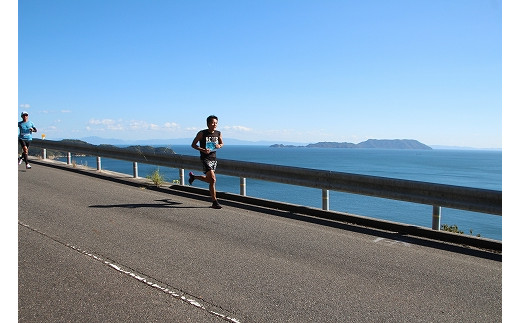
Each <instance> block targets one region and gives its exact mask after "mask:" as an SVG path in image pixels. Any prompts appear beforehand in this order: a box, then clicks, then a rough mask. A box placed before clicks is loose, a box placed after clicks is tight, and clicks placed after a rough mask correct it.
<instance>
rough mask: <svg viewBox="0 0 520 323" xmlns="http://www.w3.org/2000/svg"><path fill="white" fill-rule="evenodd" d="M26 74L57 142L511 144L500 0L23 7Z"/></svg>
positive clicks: (26, 104) (58, 2)
mask: <svg viewBox="0 0 520 323" xmlns="http://www.w3.org/2000/svg"><path fill="white" fill-rule="evenodd" d="M17 75H18V98H17V101H18V102H17V117H18V119H20V118H19V117H20V112H21V111H22V110H26V111H28V112H29V114H30V120H32V121H33V122H34V123H35V124H36V125H37V128H38V129H39V134H42V133H44V134H45V135H46V137H47V138H48V139H61V138H75V139H81V138H85V137H89V136H98V137H103V138H116V139H123V140H137V139H169V138H172V139H174V138H190V139H191V138H193V137H194V136H195V134H196V132H197V131H198V130H200V129H202V128H205V119H206V117H207V116H208V115H210V114H215V115H217V116H218V117H219V129H220V130H221V131H222V132H223V137H224V142H225V141H226V138H235V139H241V140H248V141H264V140H266V141H274V142H298V143H312V142H319V141H341V142H343V141H346V142H353V143H359V142H361V141H364V140H367V139H417V140H419V141H421V142H423V143H425V144H427V145H449V146H469V147H476V148H501V147H502V2H501V1H497V0H456V1H453V0H424V1H417V0H393V1H387V0H369V1H347V0H337V1H331V0H320V1H316V0H313V1H305V0H298V1H296V0H295V1H290V0H287V1H285V0H276V1H270V0H262V1H241V0H226V1H215V0H213V1H187V0H186V1H173V0H172V1H162V0H151V1H145V0H140V1H135V0H124V1H119V0H108V1H107V0H103V1H100V0H90V1H81V0H78V1H69V0H52V1H34V0H30V1H29V0H20V1H18V73H17Z"/></svg>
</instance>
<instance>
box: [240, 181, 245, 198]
mask: <svg viewBox="0 0 520 323" xmlns="http://www.w3.org/2000/svg"><path fill="white" fill-rule="evenodd" d="M240 195H242V196H246V178H245V177H240Z"/></svg>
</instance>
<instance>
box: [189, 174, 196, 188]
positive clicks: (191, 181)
mask: <svg viewBox="0 0 520 323" xmlns="http://www.w3.org/2000/svg"><path fill="white" fill-rule="evenodd" d="M188 175H189V176H190V178H189V179H188V183H190V185H192V184H193V181H194V180H195V175H193V172H190V173H189V174H188Z"/></svg>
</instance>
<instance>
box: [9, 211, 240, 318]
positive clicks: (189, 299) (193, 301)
mask: <svg viewBox="0 0 520 323" xmlns="http://www.w3.org/2000/svg"><path fill="white" fill-rule="evenodd" d="M18 224H19V225H21V226H23V227H26V228H28V229H29V230H32V231H34V232H36V233H38V234H40V235H42V236H45V237H47V238H49V239H52V240H53V241H56V242H58V243H60V244H62V245H64V246H66V247H68V248H71V249H72V250H75V251H77V252H79V253H82V254H84V255H86V256H88V257H90V258H91V259H94V260H97V261H99V262H101V263H103V264H104V265H106V266H108V267H110V268H112V269H115V270H117V271H118V272H120V273H122V274H124V275H127V276H129V277H132V278H134V279H136V280H138V281H139V282H141V283H144V284H146V285H148V286H150V287H152V288H155V289H158V290H160V291H161V292H163V293H166V294H168V295H170V296H172V297H174V298H176V299H178V300H181V301H183V302H186V303H188V304H190V305H192V306H195V307H197V308H199V309H201V310H204V311H206V312H208V313H210V314H212V315H215V316H218V317H220V318H222V319H223V320H226V321H229V322H236V323H240V321H239V320H238V319H236V318H233V317H230V316H228V315H225V314H222V313H220V312H219V311H217V310H212V309H210V307H214V308H215V307H218V306H216V305H211V304H209V303H207V302H205V301H203V300H201V299H198V298H196V297H193V296H191V295H189V294H187V293H182V292H180V291H178V290H177V291H175V290H173V289H172V288H168V287H165V286H164V285H165V284H162V283H160V282H157V281H155V282H154V281H153V279H152V278H150V277H144V276H145V275H143V274H138V273H136V272H134V271H132V270H130V269H128V268H127V269H124V266H122V265H119V264H116V263H115V262H113V261H109V260H107V259H104V258H103V257H101V256H99V255H95V254H93V253H91V252H88V251H87V250H84V249H82V248H80V247H77V246H74V245H71V244H69V243H65V242H62V241H60V240H59V239H58V238H54V237H51V236H50V235H48V234H46V233H44V232H41V231H39V230H37V229H35V228H33V227H31V226H29V225H27V224H25V223H22V222H20V221H18Z"/></svg>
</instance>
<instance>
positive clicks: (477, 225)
mask: <svg viewBox="0 0 520 323" xmlns="http://www.w3.org/2000/svg"><path fill="white" fill-rule="evenodd" d="M168 147H169V148H172V149H173V150H174V151H175V152H176V153H177V154H182V155H191V156H198V152H197V151H195V150H194V149H192V148H191V147H190V146H189V145H182V146H180V145H172V146H168ZM217 155H218V158H219V159H232V160H242V161H250V162H259V163H266V164H275V165H285V166H295V167H304V168H312V169H322V170H330V171H338V172H346V173H354V174H364V175H372V176H382V177H390V178H398V179H407V180H416V181H423V182H431V183H440V184H450V185H457V186H466V187H475V188H485V189H492V190H499V191H501V190H502V152H501V151H495V150H450V149H433V150H394V149H359V148H356V149H346V148H344V149H341V148H304V147H293V148H287V147H286V148H273V147H269V146H247V145H235V146H234V145H226V146H224V148H223V149H221V150H219V151H218V153H217ZM61 160H63V161H64V160H65V159H61ZM73 160H74V161H75V162H76V163H77V164H80V165H85V166H89V167H96V159H95V157H79V156H78V157H73ZM101 167H102V169H106V170H112V171H116V172H121V173H125V174H133V166H132V163H131V162H127V161H120V160H114V159H108V158H102V160H101ZM157 168H159V171H160V173H161V174H162V175H163V176H164V178H165V180H166V181H168V182H172V181H173V180H177V179H179V171H178V169H175V168H168V167H163V166H160V167H158V166H154V165H147V164H139V170H138V171H139V176H140V177H146V176H147V175H150V174H151V173H152V172H153V171H155V170H157ZM189 171H193V172H195V173H201V169H195V170H188V169H187V170H185V176H187V174H188V172H189ZM194 186H198V187H201V188H207V184H206V183H203V182H200V181H195V182H194ZM217 191H224V192H230V193H235V194H239V192H240V180H239V178H237V177H231V176H224V175H218V167H217ZM246 193H247V195H248V196H254V197H259V198H265V199H270V200H276V201H283V202H289V203H293V204H300V205H306V206H311V207H316V208H321V203H322V201H321V190H320V189H313V188H306V187H299V186H293V185H287V184H278V183H272V182H265V181H260V180H254V179H247V190H246ZM329 194H330V195H329V200H330V202H329V208H330V209H331V210H334V211H340V212H349V213H352V214H357V215H362V216H368V217H373V218H378V219H385V220H389V221H394V222H401V223H407V224H413V225H418V226H423V227H428V228H431V225H432V206H430V205H422V204H414V203H408V202H401V201H394V200H387V199H382V198H375V197H367V196H363V195H356V194H349V193H342V192H334V191H331V192H330V193H329ZM442 224H447V225H449V226H452V225H457V227H458V229H459V230H461V231H463V232H464V233H465V234H472V235H480V236H481V237H485V238H489V239H495V240H502V217H501V216H497V215H490V214H483V213H476V212H469V211H462V210H457V209H450V208H442V210H441V225H442Z"/></svg>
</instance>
